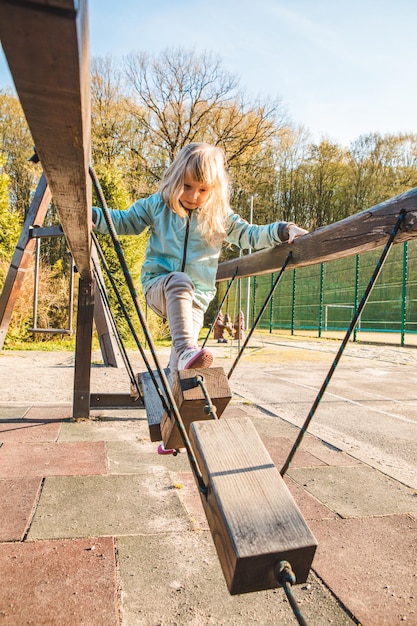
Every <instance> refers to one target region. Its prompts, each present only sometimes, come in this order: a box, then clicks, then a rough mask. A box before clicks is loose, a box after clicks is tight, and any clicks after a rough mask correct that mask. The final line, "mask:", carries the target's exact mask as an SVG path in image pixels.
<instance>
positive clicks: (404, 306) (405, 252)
mask: <svg viewBox="0 0 417 626" xmlns="http://www.w3.org/2000/svg"><path fill="white" fill-rule="evenodd" d="M407 274H408V241H404V248H403V277H402V289H401V345H402V346H404V343H405V323H406V319H407Z"/></svg>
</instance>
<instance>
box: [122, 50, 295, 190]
mask: <svg viewBox="0 0 417 626" xmlns="http://www.w3.org/2000/svg"><path fill="white" fill-rule="evenodd" d="M125 68H126V76H127V79H128V84H129V85H130V88H131V90H132V96H133V97H134V99H135V105H134V108H133V109H132V113H133V115H136V116H137V117H138V118H139V117H140V123H141V124H142V125H143V126H144V129H145V131H144V132H145V134H146V137H147V140H148V142H149V144H148V145H149V146H150V148H151V150H152V151H153V152H152V154H149V153H148V154H143V155H142V156H143V157H144V158H146V160H147V162H148V166H149V167H150V168H152V172H153V174H154V176H155V178H156V179H158V178H160V176H161V175H162V173H163V171H164V170H165V169H166V167H167V165H168V164H169V163H170V162H171V161H172V160H173V158H174V157H175V155H176V154H177V152H178V151H179V150H180V149H181V148H182V147H183V146H185V145H186V144H187V143H190V142H193V141H208V142H210V143H213V144H215V145H221V146H222V147H223V148H224V150H225V152H226V155H227V158H228V162H229V165H230V166H231V167H232V168H235V167H236V168H237V167H238V166H239V167H242V165H245V164H249V162H252V163H254V162H255V161H256V158H255V156H256V154H259V153H260V151H261V148H262V147H263V145H264V143H265V142H266V141H268V139H269V138H270V137H272V136H273V135H274V133H275V132H276V130H277V119H278V118H279V115H278V113H279V114H280V115H281V117H283V115H282V111H281V104H280V102H279V101H273V102H267V103H261V104H259V103H251V102H248V101H247V100H246V99H245V96H244V94H243V93H242V91H240V90H239V82H238V79H237V77H236V76H235V75H232V74H230V73H228V72H227V71H225V70H224V69H223V68H222V65H221V62H220V61H219V59H218V58H215V57H214V56H213V55H212V54H210V53H207V52H206V53H203V54H200V55H198V54H196V53H195V52H194V51H193V50H185V49H183V48H175V49H173V48H171V49H166V50H165V51H164V52H163V53H162V54H161V55H160V56H159V57H156V58H155V57H150V56H149V55H147V54H146V53H139V54H134V55H130V56H128V57H126V59H125ZM144 111H145V112H146V113H145V115H144V116H143V112H144ZM280 123H281V124H282V123H283V122H282V121H281V120H280ZM149 157H150V158H149Z"/></svg>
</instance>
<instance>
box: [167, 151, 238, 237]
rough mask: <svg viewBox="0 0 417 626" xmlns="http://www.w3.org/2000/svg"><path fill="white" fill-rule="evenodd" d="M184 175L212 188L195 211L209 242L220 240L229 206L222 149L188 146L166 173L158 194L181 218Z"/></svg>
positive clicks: (184, 211)
mask: <svg viewBox="0 0 417 626" xmlns="http://www.w3.org/2000/svg"><path fill="white" fill-rule="evenodd" d="M186 175H189V176H190V177H191V178H193V179H194V180H196V181H198V182H199V183H203V184H205V185H210V187H211V188H212V189H211V192H210V194H209V196H208V198H207V200H206V201H205V202H204V204H202V205H201V207H200V211H199V212H198V228H199V231H200V232H201V234H202V236H203V237H204V238H205V239H206V240H207V241H208V242H214V241H216V240H218V239H221V238H223V237H224V235H225V218H226V215H227V213H228V210H229V207H230V204H229V178H228V175H227V172H226V160H225V154H224V152H223V150H222V149H221V148H218V147H216V146H212V145H210V144H208V143H190V144H188V145H187V146H185V147H184V148H182V150H180V152H178V154H177V156H176V157H175V159H174V161H173V162H172V163H171V165H170V166H169V168H168V169H167V171H166V172H165V174H164V176H163V178H162V180H161V184H160V186H159V192H160V194H161V196H162V198H163V200H164V202H165V203H166V204H167V205H168V206H169V208H170V209H171V210H172V211H174V213H177V215H179V216H180V217H186V215H187V212H186V210H185V209H184V207H183V206H182V205H181V203H180V200H179V199H180V197H181V195H182V193H183V191H184V178H185V176H186Z"/></svg>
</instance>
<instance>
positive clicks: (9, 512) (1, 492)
mask: <svg viewBox="0 0 417 626" xmlns="http://www.w3.org/2000/svg"><path fill="white" fill-rule="evenodd" d="M41 483H42V479H41V478H18V479H15V480H0V502H1V503H2V506H1V515H0V541H21V540H22V539H23V537H24V534H25V532H26V529H27V528H28V526H29V522H30V519H31V517H32V513H33V512H34V509H35V504H36V500H37V498H38V494H39V490H40V487H41ZM0 623H1V620H0Z"/></svg>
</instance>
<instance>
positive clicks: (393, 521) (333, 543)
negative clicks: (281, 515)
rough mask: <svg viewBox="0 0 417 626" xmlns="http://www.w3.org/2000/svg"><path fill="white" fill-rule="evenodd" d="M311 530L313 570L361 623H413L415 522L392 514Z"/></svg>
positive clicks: (416, 606)
mask: <svg viewBox="0 0 417 626" xmlns="http://www.w3.org/2000/svg"><path fill="white" fill-rule="evenodd" d="M310 525H311V528H312V531H313V533H314V535H315V537H316V538H317V539H318V548H317V552H316V556H315V558H314V561H313V569H314V571H315V572H317V573H318V575H319V576H320V578H321V579H322V580H323V581H324V582H325V583H326V584H327V585H328V586H329V587H330V588H331V589H332V591H333V592H334V593H335V594H336V596H337V597H338V598H339V599H340V600H341V602H343V603H344V605H345V606H347V607H349V610H350V611H351V612H352V614H353V615H354V616H355V617H356V619H357V620H358V621H359V622H360V623H361V624H364V625H365V626H374V625H378V626H393V625H395V624H413V625H414V624H417V569H416V563H417V543H416V537H417V520H415V519H412V518H411V517H410V516H408V515H393V516H385V517H368V518H361V519H345V520H341V519H336V520H321V521H312V522H310ZM336 623H337V622H336Z"/></svg>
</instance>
